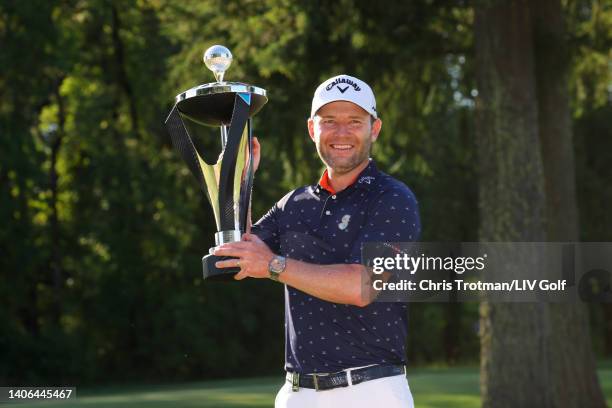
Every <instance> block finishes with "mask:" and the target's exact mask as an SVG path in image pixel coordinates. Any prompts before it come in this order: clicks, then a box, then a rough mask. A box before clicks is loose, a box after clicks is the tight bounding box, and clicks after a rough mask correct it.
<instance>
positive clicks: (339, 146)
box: [330, 144, 354, 150]
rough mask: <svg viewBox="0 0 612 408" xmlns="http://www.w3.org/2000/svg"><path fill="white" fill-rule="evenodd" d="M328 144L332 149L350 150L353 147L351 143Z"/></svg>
mask: <svg viewBox="0 0 612 408" xmlns="http://www.w3.org/2000/svg"><path fill="white" fill-rule="evenodd" d="M330 146H331V148H332V149H334V150H350V149H352V148H353V147H354V146H353V145H351V144H330Z"/></svg>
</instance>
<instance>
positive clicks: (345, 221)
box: [338, 214, 351, 231]
mask: <svg viewBox="0 0 612 408" xmlns="http://www.w3.org/2000/svg"><path fill="white" fill-rule="evenodd" d="M349 221H351V216H350V215H349V214H346V215H344V216H342V220H340V223H339V224H338V228H340V230H342V231H344V230H345V229H347V228H348V225H349Z"/></svg>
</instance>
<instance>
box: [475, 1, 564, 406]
mask: <svg viewBox="0 0 612 408" xmlns="http://www.w3.org/2000/svg"><path fill="white" fill-rule="evenodd" d="M474 29H475V40H476V66H477V80H478V91H479V98H478V100H477V105H476V112H477V145H478V161H479V173H480V175H479V177H480V178H479V180H480V186H479V188H480V190H479V210H480V217H481V219H480V231H479V235H480V240H481V241H525V242H529V241H543V240H544V239H545V221H544V209H545V198H544V177H543V169H542V159H541V154H540V142H539V138H538V132H539V131H538V115H537V108H538V107H537V100H536V88H535V74H534V59H533V47H532V33H531V18H530V14H529V6H528V1H527V0H512V1H505V0H504V1H484V0H483V1H481V2H478V3H477V4H476V7H475V24H474ZM480 311H481V318H480V323H481V326H480V327H481V332H480V336H481V392H482V403H483V406H484V407H495V408H504V407H512V408H515V407H541V408H545V407H552V406H553V395H552V393H553V390H552V387H551V386H550V384H551V383H550V365H551V362H550V359H549V353H548V352H547V351H548V349H549V344H550V338H551V332H550V326H549V315H548V306H547V305H546V304H544V303H538V304H518V303H514V304H502V303H491V302H487V301H486V296H485V301H483V302H482V303H481V308H480Z"/></svg>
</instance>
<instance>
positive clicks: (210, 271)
mask: <svg viewBox="0 0 612 408" xmlns="http://www.w3.org/2000/svg"><path fill="white" fill-rule="evenodd" d="M226 259H234V258H232V257H230V256H215V255H212V254H210V255H206V256H204V257H203V258H202V268H203V269H204V279H206V280H208V281H233V280H234V275H236V274H237V273H238V272H240V268H217V267H216V266H215V263H216V262H218V261H224V260H226Z"/></svg>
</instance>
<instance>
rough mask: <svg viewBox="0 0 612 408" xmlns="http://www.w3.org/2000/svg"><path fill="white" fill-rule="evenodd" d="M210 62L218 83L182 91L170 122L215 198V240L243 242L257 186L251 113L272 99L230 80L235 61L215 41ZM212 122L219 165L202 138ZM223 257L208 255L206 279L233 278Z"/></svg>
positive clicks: (204, 262)
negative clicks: (228, 73) (227, 78)
mask: <svg viewBox="0 0 612 408" xmlns="http://www.w3.org/2000/svg"><path fill="white" fill-rule="evenodd" d="M204 63H205V64H206V67H208V69H210V70H211V71H213V73H214V75H215V79H216V82H214V83H208V84H203V85H198V86H196V87H193V88H191V89H188V90H187V91H185V92H182V93H180V94H178V95H177V96H176V104H175V105H174V107H173V108H172V111H171V112H170V115H168V118H167V119H166V127H167V129H168V132H169V133H170V137H171V139H172V144H173V145H174V147H175V149H176V150H178V152H179V153H180V154H181V156H182V158H183V160H184V161H185V162H186V163H187V166H188V167H189V169H190V170H191V173H192V174H193V175H194V176H195V178H196V179H197V181H198V184H199V185H200V187H201V188H202V190H203V191H204V193H205V194H206V196H207V197H208V200H209V201H210V204H211V206H212V209H213V213H214V217H215V223H216V227H217V233H216V234H215V243H216V245H221V244H223V243H226V242H233V241H240V239H241V237H242V233H243V232H244V231H245V229H246V224H247V217H248V214H249V207H250V205H251V190H252V186H253V150H252V149H253V146H252V135H251V118H252V117H253V115H255V114H256V113H257V112H259V110H260V109H261V108H262V107H263V106H264V105H265V104H266V102H268V98H267V97H266V91H265V89H262V88H258V87H256V86H252V85H247V84H244V83H241V82H225V81H224V75H225V71H227V69H228V68H229V66H230V65H231V63H232V54H231V52H230V51H229V50H228V49H227V48H226V47H224V46H222V45H213V46H212V47H210V48H209V49H207V50H206V52H205V53H204ZM211 126H212V127H219V130H220V134H221V152H220V154H219V156H218V159H217V161H216V163H214V164H213V163H209V162H208V161H206V160H205V157H207V156H208V155H207V154H205V153H208V152H207V151H206V147H205V146H204V145H205V143H204V144H202V143H199V142H197V140H200V139H201V138H199V136H200V135H203V134H204V135H205V134H206V133H207V130H208V133H210V127H211ZM207 128H208V129H207ZM192 136H198V137H192ZM204 137H206V136H204ZM222 259H226V257H218V256H214V255H211V254H209V255H206V256H204V257H203V258H202V265H203V268H204V279H207V278H208V279H215V280H226V279H231V278H232V276H233V275H234V274H236V273H237V272H238V271H239V269H238V268H222V269H221V268H217V267H215V262H217V261H219V260H222Z"/></svg>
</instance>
